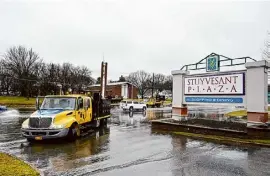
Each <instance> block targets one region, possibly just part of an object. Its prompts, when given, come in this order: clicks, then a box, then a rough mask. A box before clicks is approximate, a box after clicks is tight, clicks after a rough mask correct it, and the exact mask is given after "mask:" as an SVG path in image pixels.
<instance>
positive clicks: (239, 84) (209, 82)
mask: <svg viewBox="0 0 270 176" xmlns="http://www.w3.org/2000/svg"><path fill="white" fill-rule="evenodd" d="M196 68H197V66H196ZM205 71H206V73H203V74H187V75H185V76H184V77H183V84H184V85H183V89H184V90H183V101H184V103H186V104H201V103H214V104H216V103H219V104H228V103H233V104H244V103H245V75H246V70H243V71H228V72H220V57H219V56H218V55H211V56H209V57H207V58H206V59H205Z"/></svg>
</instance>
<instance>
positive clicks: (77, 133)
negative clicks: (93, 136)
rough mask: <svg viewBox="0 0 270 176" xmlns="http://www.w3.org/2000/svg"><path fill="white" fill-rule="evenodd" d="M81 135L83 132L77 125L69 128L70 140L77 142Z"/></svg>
mask: <svg viewBox="0 0 270 176" xmlns="http://www.w3.org/2000/svg"><path fill="white" fill-rule="evenodd" d="M80 135H81V130H80V127H79V125H78V124H76V123H74V124H72V125H71V127H70V128H69V132H68V138H69V139H70V140H75V139H76V138H77V137H79V136H80Z"/></svg>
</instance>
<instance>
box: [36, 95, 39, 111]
mask: <svg viewBox="0 0 270 176" xmlns="http://www.w3.org/2000/svg"><path fill="white" fill-rule="evenodd" d="M36 110H39V99H38V97H37V98H36Z"/></svg>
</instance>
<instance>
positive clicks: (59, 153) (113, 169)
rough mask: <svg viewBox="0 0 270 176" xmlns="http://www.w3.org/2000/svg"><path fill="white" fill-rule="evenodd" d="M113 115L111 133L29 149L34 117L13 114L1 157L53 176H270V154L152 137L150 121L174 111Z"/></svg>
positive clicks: (4, 117) (2, 130) (0, 134)
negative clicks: (27, 127) (25, 131)
mask: <svg viewBox="0 0 270 176" xmlns="http://www.w3.org/2000/svg"><path fill="white" fill-rule="evenodd" d="M112 115H113V116H112V118H111V119H110V121H109V123H108V125H107V126H106V127H102V128H100V129H99V130H96V131H92V132H91V133H89V134H87V135H85V136H84V137H82V138H80V139H77V140H76V141H74V142H69V143H68V142H65V141H54V142H47V143H28V142H27V141H26V140H25V139H24V138H23V137H22V136H21V134H20V125H21V123H22V121H23V119H25V118H27V117H28V116H29V112H26V113H20V112H18V111H16V110H13V111H9V112H8V113H6V114H1V115H0V151H4V152H8V153H11V154H13V155H16V156H17V157H19V158H21V159H23V160H25V161H27V162H29V163H31V164H32V165H34V166H35V167H36V168H38V169H39V170H40V171H41V172H42V173H43V174H44V175H48V176H49V175H53V176H54V175H65V176H67V175H68V176H74V175H85V176H87V175H98V176H107V175H108V176H121V175H123V176H126V175H127V176H133V175H136V176H137V175H138V176H143V175H146V176H151V175H154V176H158V175H161V176H184V175H188V176H194V175H195V176H196V175H200V176H210V175H217V176H245V175H256V176H263V175H265V176H266V175H270V149H269V148H260V147H247V146H245V147H244V146H236V145H234V146H233V145H231V146H229V145H221V144H218V143H210V142H206V141H203V140H194V139H190V138H187V137H182V136H172V135H168V134H160V133H157V132H155V131H152V130H151V124H150V123H149V121H150V120H152V119H159V118H166V117H170V115H171V110H170V108H165V109H153V110H151V109H149V110H147V112H146V113H142V112H135V113H133V114H128V113H123V112H121V111H120V110H118V109H115V110H113V111H112ZM0 175H1V173H0Z"/></svg>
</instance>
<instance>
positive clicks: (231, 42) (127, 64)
mask: <svg viewBox="0 0 270 176" xmlns="http://www.w3.org/2000/svg"><path fill="white" fill-rule="evenodd" d="M269 9H270V2H263V1H261V2H248V1H247V2H244V1H240V2H239V1H238V2H236V1H230V2H226V3H225V2H221V1H218V2H215V3H214V2H213V1H212V2H211V1H208V2H207V1H180V0H175V1H173V0H163V1H159V0H134V1H131V0H85V1H83V0H79V1H78V0H76V1H60V0H55V1H53V0H39V1H38V2H36V1H33V0H28V1H26V0H21V1H4V0H2V1H1V2H0V24H1V25H0V53H4V52H5V51H6V50H7V48H9V47H10V46H12V45H25V46H26V47H32V48H33V49H34V50H35V51H36V52H38V53H39V54H40V56H41V57H42V58H43V60H44V61H45V62H57V63H62V62H70V63H73V64H75V65H86V66H88V67H89V69H91V70H92V71H93V76H94V77H95V78H96V77H98V76H99V74H100V63H101V61H102V53H103V52H104V57H105V61H107V62H108V69H109V70H108V74H109V75H108V77H109V78H108V79H114V80H116V79H118V77H119V76H120V75H124V76H126V75H128V73H130V72H133V71H137V70H140V69H143V70H145V71H148V72H160V73H163V74H171V71H172V70H175V69H180V68H181V67H182V66H183V65H185V64H190V63H195V62H197V61H199V60H200V59H202V58H204V57H205V56H206V55H208V54H210V53H211V52H215V53H218V54H223V55H225V56H228V57H242V56H250V57H253V58H255V59H258V60H259V59H261V56H262V54H261V53H262V50H263V46H264V41H265V40H266V38H267V30H269V31H270V10H269Z"/></svg>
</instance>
